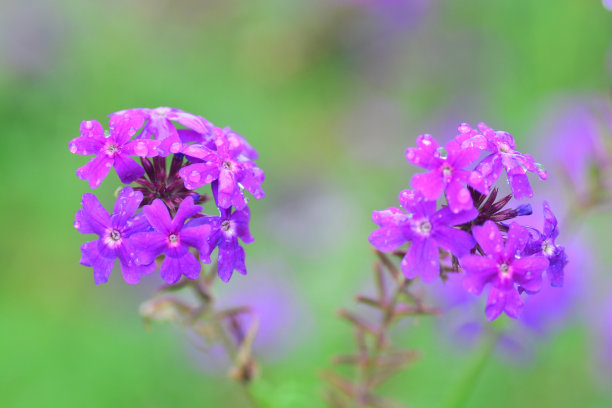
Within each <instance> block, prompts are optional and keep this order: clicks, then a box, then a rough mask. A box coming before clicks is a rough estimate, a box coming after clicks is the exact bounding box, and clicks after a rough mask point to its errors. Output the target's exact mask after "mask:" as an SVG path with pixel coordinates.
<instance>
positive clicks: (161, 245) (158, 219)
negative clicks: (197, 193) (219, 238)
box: [132, 197, 210, 284]
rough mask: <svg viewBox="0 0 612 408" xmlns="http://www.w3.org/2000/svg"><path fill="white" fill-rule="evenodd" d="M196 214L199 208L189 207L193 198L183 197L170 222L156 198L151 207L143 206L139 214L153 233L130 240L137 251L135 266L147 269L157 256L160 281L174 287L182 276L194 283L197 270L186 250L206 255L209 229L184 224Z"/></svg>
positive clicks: (191, 222)
mask: <svg viewBox="0 0 612 408" xmlns="http://www.w3.org/2000/svg"><path fill="white" fill-rule="evenodd" d="M200 211H202V207H201V206H199V205H195V204H194V203H193V197H187V198H185V199H184V200H183V201H182V202H181V204H180V206H179V208H178V210H177V211H176V214H175V215H174V218H170V213H169V212H168V208H167V207H166V205H165V204H164V202H163V201H162V200H160V199H159V198H158V199H155V201H153V203H152V204H151V205H146V206H144V207H143V212H144V214H145V216H146V218H147V220H148V221H149V224H150V225H151V226H152V227H153V231H150V232H142V233H138V234H134V236H133V237H132V238H133V241H134V244H135V245H136V247H137V248H138V254H137V256H136V258H135V262H136V263H137V264H140V265H149V264H151V263H153V262H154V261H155V258H157V256H158V255H161V254H164V255H165V257H164V260H163V262H162V265H161V277H162V279H163V280H164V281H166V283H168V284H173V283H176V282H178V280H179V279H180V278H181V276H182V275H185V276H186V277H187V278H189V279H197V278H198V276H199V275H200V269H201V266H200V262H199V261H198V260H197V259H196V257H195V255H193V254H192V253H191V252H190V251H189V247H193V248H195V249H197V250H198V251H200V252H201V253H207V252H208V244H207V243H206V241H207V237H208V235H209V233H210V226H209V225H196V224H194V222H195V220H191V221H188V222H187V223H185V222H186V221H187V220H188V219H189V218H191V217H193V216H195V215H197V214H199V213H200ZM208 262H209V261H208Z"/></svg>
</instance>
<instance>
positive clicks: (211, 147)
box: [68, 107, 264, 284]
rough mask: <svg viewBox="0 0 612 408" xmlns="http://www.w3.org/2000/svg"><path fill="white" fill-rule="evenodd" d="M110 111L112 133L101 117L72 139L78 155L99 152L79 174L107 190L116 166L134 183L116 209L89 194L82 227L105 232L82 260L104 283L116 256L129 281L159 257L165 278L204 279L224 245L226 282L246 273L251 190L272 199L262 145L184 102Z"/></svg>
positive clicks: (221, 264)
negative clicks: (260, 160) (210, 207)
mask: <svg viewBox="0 0 612 408" xmlns="http://www.w3.org/2000/svg"><path fill="white" fill-rule="evenodd" d="M109 116H110V120H109V131H108V132H106V131H105V130H104V128H103V127H102V125H101V124H100V123H99V122H97V121H84V122H82V123H81V136H79V137H77V138H75V139H73V140H71V141H70V142H69V143H68V147H69V149H70V152H72V153H75V154H81V155H88V156H89V155H94V157H93V158H92V159H90V161H89V162H88V163H87V164H86V165H85V166H83V167H81V168H79V169H78V170H77V176H78V177H79V178H80V179H82V180H87V181H88V182H89V185H90V187H91V188H94V189H95V188H97V187H98V186H100V184H101V183H102V181H103V180H104V178H105V177H106V176H107V175H108V173H109V171H110V169H111V168H114V169H115V171H116V172H117V175H118V177H119V179H120V180H121V182H122V183H124V184H131V183H134V186H133V187H130V186H126V187H124V188H123V189H122V190H121V192H120V193H119V196H118V198H117V201H116V203H115V206H114V209H113V213H112V214H110V215H109V213H108V212H107V211H106V210H105V209H104V207H103V206H102V205H101V204H100V202H99V201H98V198H97V197H96V196H95V195H94V194H92V193H85V194H84V195H83V198H82V207H83V208H82V209H80V210H78V211H77V213H76V217H75V223H74V226H75V228H77V230H79V232H81V233H83V234H96V235H98V236H99V239H98V240H96V241H90V242H86V243H85V244H83V245H82V246H81V254H82V256H81V261H80V263H81V264H82V265H85V266H90V267H92V268H93V270H94V281H95V283H96V284H99V283H104V282H106V281H107V280H108V277H109V275H110V273H111V271H112V268H113V265H114V263H115V259H117V258H118V259H119V263H120V265H121V272H122V274H123V278H124V280H125V281H126V282H128V283H138V282H140V279H141V276H142V275H145V274H148V273H151V272H153V271H154V270H155V260H156V259H157V258H158V257H159V256H160V255H163V256H164V257H163V262H162V263H161V267H160V272H161V277H162V278H163V279H164V281H166V282H167V283H168V284H173V283H176V282H178V281H179V279H180V278H181V277H182V276H183V275H184V276H186V277H187V278H189V279H196V278H197V277H198V276H199V274H200V269H201V264H200V262H203V263H211V261H212V260H211V257H210V256H211V254H212V252H213V251H214V250H215V248H219V254H218V257H217V262H218V271H219V277H220V278H221V279H222V280H223V281H224V282H227V281H229V280H230V278H231V276H232V274H233V271H234V270H236V271H238V272H240V273H242V274H246V266H245V253H244V249H243V248H242V246H241V244H240V241H242V242H243V243H245V244H248V243H251V242H253V237H252V236H251V234H250V232H249V219H250V211H249V208H248V206H247V203H248V197H247V196H246V195H245V193H244V190H246V191H248V192H249V193H251V194H252V195H253V196H254V197H255V198H262V197H263V196H264V192H263V190H262V188H261V184H262V182H263V181H264V172H263V171H262V170H261V169H260V168H259V167H257V165H256V164H255V162H254V160H255V159H257V152H256V150H255V149H254V148H253V147H252V146H251V145H249V144H248V142H247V141H246V139H245V138H244V137H243V136H241V135H239V134H238V133H236V132H234V131H233V130H231V129H230V128H218V127H216V126H215V125H213V124H212V123H211V122H209V121H208V120H206V119H204V118H203V117H200V116H197V115H193V114H191V113H187V112H183V111H181V110H179V109H175V108H166V107H160V108H155V109H144V108H139V109H128V110H123V111H119V112H115V113H112V114H110V115H109ZM136 159H138V161H137V160H136ZM205 185H210V188H211V193H212V196H213V197H214V201H215V204H216V206H217V208H218V210H219V213H220V215H219V216H214V215H208V214H204V213H203V212H202V207H201V206H200V205H198V204H200V203H203V202H205V201H206V200H208V196H207V195H205V194H200V193H198V192H196V191H195V190H196V189H198V188H200V187H203V186H205ZM232 207H235V209H232ZM140 208H142V211H140V212H139V209H140ZM191 249H193V250H195V252H197V253H198V254H199V260H198V257H196V255H194V252H193V251H192V250H191Z"/></svg>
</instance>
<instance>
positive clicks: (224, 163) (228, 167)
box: [221, 160, 232, 170]
mask: <svg viewBox="0 0 612 408" xmlns="http://www.w3.org/2000/svg"><path fill="white" fill-rule="evenodd" d="M221 166H223V168H224V169H225V170H231V169H232V163H230V162H229V161H227V160H225V161H224V162H223V163H222V164H221Z"/></svg>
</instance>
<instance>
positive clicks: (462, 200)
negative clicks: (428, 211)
mask: <svg viewBox="0 0 612 408" xmlns="http://www.w3.org/2000/svg"><path fill="white" fill-rule="evenodd" d="M417 146H418V147H416V148H414V147H411V148H408V149H407V150H406V159H407V160H408V161H409V162H410V163H412V164H414V165H417V166H420V167H423V168H425V169H428V170H430V171H429V172H428V173H424V174H415V175H414V176H413V177H412V182H411V185H412V187H413V188H415V189H417V190H419V191H421V192H422V193H423V195H424V196H425V198H426V199H427V200H437V199H438V197H440V194H442V192H443V191H445V190H446V199H447V200H448V205H449V207H450V209H451V210H452V211H453V212H454V213H459V212H461V211H464V210H470V209H471V208H473V206H474V205H473V202H472V197H471V194H470V192H469V190H468V189H467V188H466V187H465V185H466V184H467V185H469V186H472V187H473V188H475V189H476V190H478V191H480V192H481V193H483V194H488V188H487V186H485V183H484V179H483V177H482V175H481V174H480V173H479V172H477V171H469V170H466V169H465V168H466V167H467V166H469V165H471V164H472V163H473V162H474V161H475V160H476V159H477V158H478V156H479V155H480V150H479V149H478V148H476V147H462V146H461V145H460V144H459V143H457V142H456V141H455V140H451V141H450V142H448V143H447V144H446V151H447V153H448V155H447V156H445V157H443V156H441V154H440V151H439V149H438V143H437V142H436V141H435V140H434V138H433V137H431V135H421V136H419V137H418V138H417Z"/></svg>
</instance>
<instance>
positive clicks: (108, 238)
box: [74, 187, 155, 285]
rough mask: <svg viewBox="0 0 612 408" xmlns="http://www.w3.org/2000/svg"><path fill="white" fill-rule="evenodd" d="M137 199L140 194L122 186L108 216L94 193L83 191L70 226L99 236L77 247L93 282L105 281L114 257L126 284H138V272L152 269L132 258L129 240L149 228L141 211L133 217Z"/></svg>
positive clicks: (111, 267)
mask: <svg viewBox="0 0 612 408" xmlns="http://www.w3.org/2000/svg"><path fill="white" fill-rule="evenodd" d="M141 202H142V193H140V192H138V191H134V190H132V188H131V187H125V188H124V189H123V190H121V193H119V197H118V198H117V201H116V203H115V207H114V209H113V214H112V215H110V216H109V214H108V213H107V212H106V210H105V209H104V207H103V206H102V205H101V204H100V202H99V201H98V198H97V197H96V196H95V195H93V194H91V193H85V194H83V198H82V199H81V204H82V205H83V208H82V209H81V210H78V211H77V213H76V216H75V221H74V227H75V228H76V229H77V230H78V231H79V232H80V233H82V234H97V235H98V236H99V237H100V238H99V239H97V240H95V241H89V242H85V243H84V244H83V245H82V246H81V261H80V263H81V265H84V266H90V267H92V268H93V270H94V282H95V283H96V285H98V284H100V283H106V282H107V281H108V277H109V276H110V274H111V271H112V269H113V265H114V264H115V259H117V258H118V259H119V263H120V264H121V273H122V274H123V279H124V280H125V281H126V282H127V283H131V284H134V283H138V282H140V277H141V275H145V274H148V273H151V272H153V270H154V269H155V265H154V264H151V265H142V266H140V265H137V264H136V263H135V262H134V261H133V260H132V258H133V256H134V253H135V251H136V249H135V247H134V245H133V242H132V240H133V237H134V234H136V233H140V232H143V231H147V230H148V229H149V223H148V222H147V220H146V218H145V217H144V215H143V214H142V213H141V214H138V215H136V216H134V214H135V213H136V211H137V210H138V207H139V205H140V203H141Z"/></svg>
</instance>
